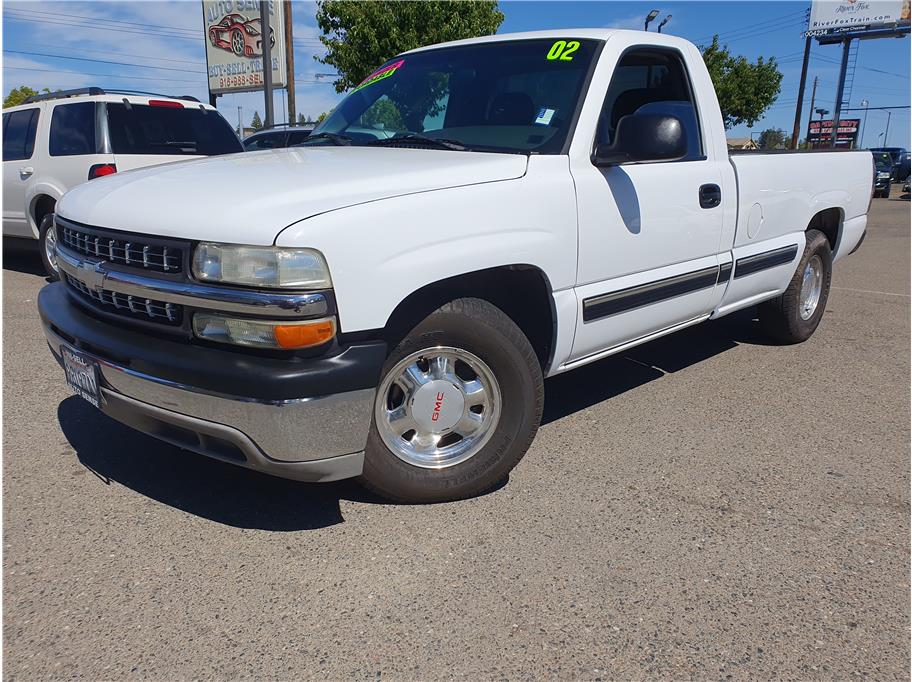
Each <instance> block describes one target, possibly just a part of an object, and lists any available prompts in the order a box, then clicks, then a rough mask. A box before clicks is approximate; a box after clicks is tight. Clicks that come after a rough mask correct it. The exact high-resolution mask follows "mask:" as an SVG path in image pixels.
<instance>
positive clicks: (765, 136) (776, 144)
mask: <svg viewBox="0 0 912 682" xmlns="http://www.w3.org/2000/svg"><path fill="white" fill-rule="evenodd" d="M786 141H787V140H786V135H785V131H784V130H782V128H767V129H766V130H764V131H763V132H762V133H760V139H759V140H758V141H757V144H758V145H759V146H760V149H785V143H786Z"/></svg>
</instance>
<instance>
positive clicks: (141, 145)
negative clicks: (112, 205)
mask: <svg viewBox="0 0 912 682" xmlns="http://www.w3.org/2000/svg"><path fill="white" fill-rule="evenodd" d="M240 151H243V147H242V146H241V142H240V140H239V139H238V137H237V135H236V134H235V132H234V131H233V130H232V128H231V126H230V125H229V124H228V122H227V121H226V120H225V119H224V118H223V117H222V116H221V114H219V113H218V111H216V110H215V109H214V108H213V107H211V106H210V105H208V104H202V103H200V102H199V101H197V100H195V99H194V98H192V97H167V96H163V95H154V94H149V93H136V92H132V91H131V92H126V91H116V92H115V91H105V90H102V89H101V88H84V89H81V90H67V91H62V92H55V93H51V94H48V95H40V96H37V97H32V98H30V99H29V100H27V101H26V103H25V104H22V105H20V106H18V107H12V108H10V109H7V110H6V111H4V112H3V236H4V237H25V238H28V239H38V240H39V241H40V242H41V246H42V248H41V249H40V252H41V260H42V262H43V263H44V267H45V269H46V270H47V272H48V274H49V275H50V276H51V277H56V276H57V263H56V257H55V255H54V242H55V234H54V230H52V229H50V228H51V226H52V225H53V222H54V209H55V206H56V205H57V201H58V199H60V197H61V196H63V193H64V192H66V191H67V190H69V189H70V188H71V187H74V186H75V185H79V184H81V183H83V182H86V181H87V180H91V179H93V178H97V177H100V176H103V175H110V174H111V173H115V172H118V171H125V170H130V169H132V168H140V167H142V166H151V165H154V164H160V163H166V162H169V161H179V160H182V159H187V158H195V157H199V156H212V155H215V154H228V153H233V152H240Z"/></svg>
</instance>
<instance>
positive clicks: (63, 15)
mask: <svg viewBox="0 0 912 682" xmlns="http://www.w3.org/2000/svg"><path fill="white" fill-rule="evenodd" d="M9 10H12V11H13V12H19V13H22V14H44V15H47V16H51V17H59V18H62V19H87V20H89V21H101V22H104V23H106V24H128V25H130V26H141V27H143V28H164V29H168V30H173V31H183V32H187V31H189V32H192V33H196V31H195V30H193V29H188V28H186V27H184V26H163V25H161V24H150V23H147V22H144V21H143V22H137V21H124V20H123V19H108V18H107V17H87V16H84V15H78V14H70V13H68V12H42V11H41V10H37V9H20V8H18V7H11V8H9ZM9 10H8V11H9Z"/></svg>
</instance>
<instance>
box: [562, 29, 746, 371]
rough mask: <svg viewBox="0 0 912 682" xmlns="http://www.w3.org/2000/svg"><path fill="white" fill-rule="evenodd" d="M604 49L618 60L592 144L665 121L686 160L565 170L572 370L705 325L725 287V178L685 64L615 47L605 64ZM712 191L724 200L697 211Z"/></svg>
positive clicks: (666, 54) (657, 52) (575, 164)
mask: <svg viewBox="0 0 912 682" xmlns="http://www.w3.org/2000/svg"><path fill="white" fill-rule="evenodd" d="M611 42H613V41H609V44H608V46H607V47H606V50H605V52H606V54H605V55H603V57H602V59H609V60H615V61H614V69H613V71H612V73H611V80H610V84H609V85H608V87H607V88H606V89H605V91H604V92H605V93H606V94H605V95H604V105H603V106H602V107H601V111H600V112H599V114H598V120H597V123H596V129H597V130H596V136H595V137H596V142H601V143H610V142H611V140H612V138H613V136H614V131H615V130H616V128H617V122H618V121H619V120H620V118H622V117H623V116H628V115H631V114H634V113H668V114H670V115H675V116H677V117H678V118H679V119H680V120H681V122H682V124H683V128H684V130H685V133H686V136H687V140H688V153H687V155H686V156H685V158H684V159H682V160H678V161H669V162H656V163H640V164H623V165H616V166H610V167H603V168H599V167H596V166H595V165H593V163H592V162H591V161H590V160H589V158H586V157H582V158H580V156H577V157H576V159H575V161H572V162H571V172H572V173H573V177H574V181H575V183H576V190H577V197H578V216H579V231H580V236H579V261H578V286H577V296H578V298H579V301H580V308H579V319H578V323H577V331H576V338H575V341H574V344H573V351H572V354H571V356H570V358H569V359H570V361H573V360H578V359H580V358H584V357H586V356H589V355H594V354H597V353H599V352H600V351H602V350H605V349H608V348H611V347H614V346H618V345H621V344H623V343H625V342H627V341H630V340H633V339H637V338H642V337H645V336H649V335H650V334H653V333H655V332H657V331H660V330H663V329H666V328H669V327H673V326H676V325H679V324H681V323H685V322H688V321H691V320H694V319H697V318H700V317H701V316H703V317H705V316H706V315H707V314H708V313H709V311H710V310H711V309H712V303H713V302H714V300H715V297H714V295H713V292H714V291H715V290H717V286H718V287H722V286H724V279H723V278H721V276H722V275H724V274H726V273H723V272H721V271H720V263H722V262H725V259H723V260H720V259H719V253H720V250H722V248H725V249H727V248H729V247H730V244H729V245H726V246H724V247H723V245H722V241H723V227H724V222H725V221H724V219H725V218H726V217H728V218H729V219H731V214H730V209H731V207H732V205H733V204H732V201H733V197H727V196H726V194H727V192H729V191H731V190H730V188H731V185H732V182H731V180H732V178H731V176H730V174H729V175H728V176H726V175H724V174H723V172H722V169H720V166H719V164H720V161H719V158H720V157H719V155H718V153H717V149H716V148H715V146H716V141H715V135H714V131H712V130H711V128H710V126H709V123H708V121H706V120H705V119H706V117H705V116H702V115H700V116H698V115H697V108H698V107H700V106H703V104H704V103H703V102H702V100H699V99H697V100H695V98H694V92H695V88H694V87H693V86H692V84H691V80H690V76H689V75H688V72H687V67H686V66H685V61H684V60H685V56H684V55H683V54H682V53H680V52H679V51H677V50H670V49H666V48H657V47H656V46H654V45H653V46H636V45H631V46H626V47H625V46H623V45H620V46H618V47H616V48H615V50H614V52H615V54H613V55H612V54H611V52H612V50H611V47H612V46H611ZM701 94H702V93H701ZM723 160H724V163H725V164H726V165H727V164H728V158H727V156H725V157H724V158H723ZM720 188H721V189H720ZM713 191H720V192H721V197H722V201H721V202H720V203H718V204H716V205H707V202H705V201H703V202H701V193H702V194H703V195H704V198H705V195H706V193H707V192H709V193H712V192H713ZM701 203H703V206H701Z"/></svg>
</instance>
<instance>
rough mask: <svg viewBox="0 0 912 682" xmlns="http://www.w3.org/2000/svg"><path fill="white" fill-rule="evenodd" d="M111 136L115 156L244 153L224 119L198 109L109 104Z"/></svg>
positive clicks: (213, 113)
mask: <svg viewBox="0 0 912 682" xmlns="http://www.w3.org/2000/svg"><path fill="white" fill-rule="evenodd" d="M107 110H108V132H109V135H110V137H111V151H113V152H114V153H115V154H169V155H178V154H187V155H192V156H214V155H216V154H231V153H234V152H242V151H244V148H243V147H242V146H241V141H240V140H239V139H238V137H237V135H235V134H234V131H233V130H232V129H231V126H230V125H228V122H227V121H226V120H225V119H224V118H222V116H221V115H220V114H219V113H218V112H216V111H212V110H207V111H203V110H202V109H200V108H199V107H196V106H194V107H158V106H146V105H144V104H131V105H130V106H129V107H127V106H126V105H124V104H117V103H112V102H109V103H108V104H107Z"/></svg>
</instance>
